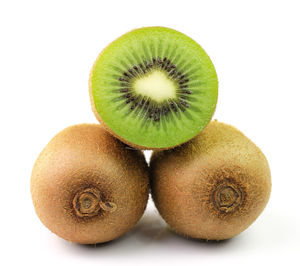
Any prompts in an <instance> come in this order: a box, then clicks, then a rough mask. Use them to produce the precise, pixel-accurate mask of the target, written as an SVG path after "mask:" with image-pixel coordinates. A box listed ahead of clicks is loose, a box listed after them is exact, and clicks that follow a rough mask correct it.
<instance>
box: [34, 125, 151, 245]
mask: <svg viewBox="0 0 300 266" xmlns="http://www.w3.org/2000/svg"><path fill="white" fill-rule="evenodd" d="M148 190H149V169H148V166H147V163H146V161H145V158H144V155H143V154H142V152H140V151H138V150H133V149H132V148H129V147H128V146H127V145H125V144H123V143H122V142H121V141H119V140H118V139H116V138H114V137H113V136H112V135H111V134H109V133H108V132H107V131H106V130H104V129H103V128H102V127H101V126H100V125H95V124H81V125H75V126H71V127H68V128H66V129H64V130H63V131H61V132H60V133H58V134H57V135H56V136H55V137H54V138H53V139H52V140H51V141H50V142H49V143H48V145H47V146H46V147H45V148H44V150H43V151H42V152H41V154H40V155H39V157H38V159H37V160H36V162H35V165H34V167H33V170H32V176H31V195H32V200H33V204H34V207H35V211H36V213H37V215H38V217H39V218H40V220H41V221H42V223H43V224H44V225H45V226H46V227H47V228H48V229H50V230H51V231H52V232H53V233H55V234H57V235H58V236H59V237H61V238H64V239H66V240H69V241H71V242H75V243H80V244H96V243H102V242H107V241H110V240H113V239H116V238H118V237H120V236H121V235H123V234H124V233H126V232H127V231H129V230H130V229H131V228H132V227H133V226H134V225H135V224H136V222H137V221H138V220H139V219H140V217H141V216H142V214H143V212H144V210H145V208H146V204H147V200H148V192H149V191H148Z"/></svg>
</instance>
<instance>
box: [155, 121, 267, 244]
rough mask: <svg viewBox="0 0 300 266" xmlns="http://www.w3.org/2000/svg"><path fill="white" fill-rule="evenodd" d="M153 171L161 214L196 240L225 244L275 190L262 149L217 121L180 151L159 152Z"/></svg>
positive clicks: (255, 215) (256, 212) (247, 224)
mask: <svg viewBox="0 0 300 266" xmlns="http://www.w3.org/2000/svg"><path fill="white" fill-rule="evenodd" d="M150 171H151V192H152V196H153V199H154V202H155V205H156V207H157V209H158V210H159V212H160V214H161V216H162V217H163V218H164V219H165V221H166V222H167V223H168V224H169V225H170V226H171V228H172V229H173V230H174V231H175V232H177V233H179V234H182V235H184V236H188V237H192V238H199V239H207V240H222V239H228V238H231V237H233V236H235V235H237V234H239V233H241V232H242V231H244V230H245V229H246V228H247V227H248V226H249V225H250V224H252V223H253V222H254V221H255V220H256V218H257V217H258V216H259V215H260V213H261V212H262V211H263V209H264V207H265V206H266V204H267V202H268V200H269V196H270V191H271V175H270V169H269V165H268V162H267V160H266V158H265V156H264V155H263V153H262V152H261V150H260V149H259V148H258V147H257V146H256V145H255V144H254V143H253V142H252V141H251V140H249V139H248V138H247V137H246V136H245V135H243V134H242V133H241V132H240V131H238V130H237V129H235V128H234V127H232V126H229V125H226V124H223V123H220V122H217V121H213V122H211V123H210V124H209V125H208V126H207V127H206V128H205V129H204V130H203V131H202V132H201V133H200V135H199V136H197V137H196V138H195V139H193V140H191V141H190V142H188V143H186V144H185V145H182V146H181V147H178V148H175V149H174V150H168V151H156V152H154V153H153V155H152V158H151V162H150Z"/></svg>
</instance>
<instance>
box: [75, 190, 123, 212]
mask: <svg viewBox="0 0 300 266" xmlns="http://www.w3.org/2000/svg"><path fill="white" fill-rule="evenodd" d="M73 209H74V211H75V213H76V215H77V216H79V217H92V216H95V215H97V214H98V213H99V211H100V210H103V211H108V212H114V211H115V210H116V209H117V205H116V204H115V203H113V202H103V201H102V199H101V194H100V191H99V190H98V189H97V188H86V189H84V190H82V191H79V192H77V193H76V195H75V197H74V198H73Z"/></svg>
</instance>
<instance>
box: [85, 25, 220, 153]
mask: <svg viewBox="0 0 300 266" xmlns="http://www.w3.org/2000/svg"><path fill="white" fill-rule="evenodd" d="M89 86H90V97H91V102H92V108H93V111H94V113H95V115H96V117H97V118H98V120H99V121H102V122H103V123H104V124H105V127H106V129H107V130H109V131H110V132H111V133H112V134H113V135H115V136H116V137H118V138H119V139H121V140H122V141H124V142H125V143H127V144H129V145H131V146H134V147H138V148H146V149H166V148H170V147H174V146H177V145H179V144H182V143H184V142H186V141H188V140H189V139H191V138H193V137H195V136H196V135H197V134H199V132H200V131H201V130H202V129H203V128H204V127H205V126H206V125H207V124H208V122H209V121H210V120H211V117H212V115H213V113H214V110H215V107H216V103H217V95H218V81H217V75H216V72H215V69H214V66H213V64H212V62H211V60H210V58H209V57H208V55H207V54H206V53H205V51H204V50H203V49H202V48H201V46H200V45H199V44H197V43H196V42H195V41H193V40H192V39H191V38H189V37H187V36H186V35H184V34H182V33H180V32H178V31H175V30H172V29H168V28H163V27H148V28H140V29H136V30H133V31H131V32H129V33H127V34H124V35H123V36H121V37H120V38H118V39H117V40H115V41H114V42H112V43H111V44H110V45H109V46H108V47H106V49H104V50H103V51H102V53H101V54H100V55H99V57H98V58H97V60H96V62H95V64H94V66H93V68H92V71H91V74H90V82H89Z"/></svg>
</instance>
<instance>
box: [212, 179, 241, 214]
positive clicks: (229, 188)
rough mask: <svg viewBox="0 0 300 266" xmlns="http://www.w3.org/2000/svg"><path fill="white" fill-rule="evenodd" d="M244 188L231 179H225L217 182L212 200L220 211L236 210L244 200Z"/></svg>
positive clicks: (229, 211)
mask: <svg viewBox="0 0 300 266" xmlns="http://www.w3.org/2000/svg"><path fill="white" fill-rule="evenodd" d="M244 198H245V193H244V192H243V189H242V188H241V187H240V186H239V185H238V184H236V183H235V182H233V181H231V180H224V181H223V182H221V183H219V184H217V185H216V186H215V187H214V189H213V192H212V202H213V205H214V206H215V208H216V209H218V211H220V212H223V213H231V212H234V211H235V210H236V209H237V208H238V207H239V206H240V205H241V204H242V203H243V201H244Z"/></svg>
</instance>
